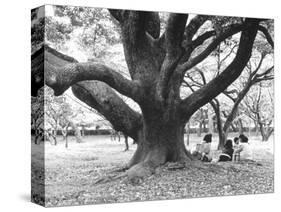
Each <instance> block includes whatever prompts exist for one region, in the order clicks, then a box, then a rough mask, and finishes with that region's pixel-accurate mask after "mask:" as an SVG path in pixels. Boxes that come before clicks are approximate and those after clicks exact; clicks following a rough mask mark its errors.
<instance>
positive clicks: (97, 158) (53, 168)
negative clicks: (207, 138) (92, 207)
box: [32, 135, 274, 206]
mask: <svg viewBox="0 0 281 212" xmlns="http://www.w3.org/2000/svg"><path fill="white" fill-rule="evenodd" d="M214 140H216V138H214ZM250 140H251V145H252V146H253V149H254V159H255V160H256V161H257V162H258V163H232V162H224V163H217V164H212V163H204V164H202V163H195V164H194V165H191V166H190V167H188V168H184V169H177V170H170V167H171V166H172V165H173V164H167V165H165V166H163V167H160V168H159V169H157V170H156V173H155V174H154V175H152V176H151V177H149V178H148V179H146V180H145V181H141V182H138V183H135V184H133V183H131V182H129V181H128V180H126V179H125V178H120V179H118V180H115V181H112V182H107V183H100V184H95V182H96V181H97V180H98V179H100V178H101V177H104V176H110V175H112V174H113V173H114V172H113V171H114V170H116V169H118V168H122V167H124V166H125V164H126V162H127V161H128V160H129V159H130V157H131V156H132V154H133V152H134V150H135V148H136V146H135V145H132V142H131V141H130V151H127V152H124V151H123V149H124V143H123V142H122V141H123V140H122V141H121V142H120V143H119V142H118V141H111V140H110V138H109V136H90V137H85V139H84V141H85V142H83V143H80V144H77V143H75V141H74V139H73V138H71V141H70V143H69V148H68V149H65V147H64V143H63V142H62V141H61V138H59V141H61V142H59V144H58V145H57V146H53V145H51V144H50V143H46V144H45V157H46V160H45V168H46V169H45V170H46V172H45V177H46V178H45V185H46V189H45V195H46V206H65V205H78V204H93V203H96V204H98V203H114V202H128V201H143V200H163V199H175V198H192V197H207V196H219V195H238V194H253V193H270V192H273V176H274V167H273V141H272V140H270V141H268V142H266V143H265V142H260V141H259V140H258V138H255V137H251V139H250ZM191 141H192V142H191V144H190V148H192V147H193V146H195V144H196V143H197V142H199V141H200V138H198V137H197V136H195V135H194V136H192V137H191ZM32 145H33V146H32V147H33V148H34V150H36V149H39V147H40V146H39V145H34V144H32ZM41 145H43V144H41ZM215 147H216V143H215V142H214V143H213V146H212V148H213V149H214V152H215ZM33 154H34V155H33V156H34V157H33V161H32V167H33V168H34V171H37V172H38V171H40V169H38V168H36V167H38V164H39V161H40V152H39V151H34V152H33ZM214 155H217V154H214ZM41 171H42V170H41ZM115 174H116V172H115Z"/></svg>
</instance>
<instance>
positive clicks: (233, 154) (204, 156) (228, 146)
mask: <svg viewBox="0 0 281 212" xmlns="http://www.w3.org/2000/svg"><path fill="white" fill-rule="evenodd" d="M248 140H249V139H248V137H247V136H245V135H244V134H241V135H239V137H235V138H234V142H233V141H232V140H231V139H227V140H226V142H225V144H224V147H223V149H222V152H221V154H220V155H219V157H218V158H216V159H213V158H212V156H211V142H212V134H207V135H205V136H204V138H203V142H202V143H201V144H200V145H197V147H196V150H195V151H193V153H192V154H193V155H197V156H199V159H200V160H202V161H204V162H220V161H239V160H252V151H251V147H250V145H249V143H248Z"/></svg>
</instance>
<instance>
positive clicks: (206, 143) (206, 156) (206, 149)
mask: <svg viewBox="0 0 281 212" xmlns="http://www.w3.org/2000/svg"><path fill="white" fill-rule="evenodd" d="M211 142H212V134H206V135H205V136H204V138H203V142H202V144H201V147H200V151H199V152H200V153H201V160H202V161H204V162H210V161H211V160H212V157H211V154H210V153H211Z"/></svg>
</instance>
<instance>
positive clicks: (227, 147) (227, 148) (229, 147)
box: [218, 139, 234, 162]
mask: <svg viewBox="0 0 281 212" xmlns="http://www.w3.org/2000/svg"><path fill="white" fill-rule="evenodd" d="M233 151H234V150H233V144H232V140H231V139H228V140H226V142H225V144H224V147H223V150H222V153H221V154H220V156H219V159H218V162H221V161H232V155H233Z"/></svg>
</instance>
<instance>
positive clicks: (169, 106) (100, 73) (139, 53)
mask: <svg viewBox="0 0 281 212" xmlns="http://www.w3.org/2000/svg"><path fill="white" fill-rule="evenodd" d="M110 12H111V14H112V15H113V16H114V18H115V19H116V20H117V21H119V23H120V26H121V32H122V42H123V47H124V55H125V59H126V62H127V65H128V71H129V73H130V77H131V79H127V78H125V77H124V76H122V75H121V74H119V73H118V72H117V71H115V70H113V69H112V68H110V67H108V66H107V65H105V64H101V63H78V62H77V61H76V60H74V59H70V58H67V57H62V56H61V55H60V54H58V53H54V51H53V50H52V51H49V53H50V54H49V55H48V54H45V69H46V70H45V77H46V79H45V82H46V84H47V85H48V86H50V87H52V88H53V89H54V91H55V95H60V94H62V93H63V92H64V91H65V90H66V89H68V88H69V87H70V86H72V91H73V93H74V95H75V96H76V97H77V98H79V99H80V100H81V101H83V102H85V103H86V104H88V105H89V106H91V107H93V108H95V109H96V110H97V111H98V112H99V113H101V114H102V115H103V116H104V117H105V118H106V119H107V120H109V121H110V122H111V124H112V125H113V126H114V129H115V130H117V131H122V132H123V133H124V134H126V135H128V136H130V137H131V138H133V139H134V140H136V141H137V144H138V146H137V150H136V152H135V153H134V156H133V157H132V159H131V160H130V162H129V164H128V167H130V169H129V170H128V176H129V177H132V178H134V177H143V176H146V175H150V174H152V173H153V171H154V169H155V168H156V167H157V166H159V165H161V164H164V163H166V162H169V161H171V162H189V161H190V155H189V153H188V152H187V150H186V148H185V145H184V126H185V123H186V122H187V121H188V120H189V118H190V117H191V116H192V114H194V112H195V111H197V110H198V109H199V108H201V107H202V106H203V105H205V104H206V103H208V102H210V100H212V99H213V98H214V97H216V96H217V95H219V94H220V93H221V92H222V91H223V90H225V89H226V88H227V87H228V85H229V84H231V83H232V82H233V81H234V80H235V79H236V78H237V77H238V76H239V75H240V74H241V72H242V70H243V68H244V67H245V65H246V64H247V61H248V60H249V58H250V56H251V51H252V46H253V41H254V39H255V37H256V33H257V28H258V24H259V21H260V20H256V19H246V20H245V22H243V23H241V24H238V25H233V26H232V27H229V29H228V28H227V29H226V30H225V31H223V32H222V33H221V34H220V35H216V37H215V38H214V40H213V41H212V42H211V44H210V45H209V46H208V47H207V48H206V49H205V50H204V51H202V52H201V53H200V54H199V55H197V56H195V57H193V58H191V57H190V56H191V53H192V52H193V50H194V49H195V48H196V47H198V46H199V45H201V44H202V43H203V42H204V41H205V40H207V39H208V38H210V37H212V36H214V35H215V33H214V31H210V32H207V33H205V34H203V35H202V36H199V37H198V38H196V39H195V40H193V36H194V35H195V34H196V32H197V30H198V29H199V28H200V27H201V25H203V24H204V23H205V21H206V20H207V19H208V16H197V17H195V18H194V19H192V20H191V21H190V23H189V24H188V26H186V23H187V18H188V15H185V14H171V15H170V17H169V19H168V21H167V26H166V31H165V33H164V34H163V35H162V36H161V37H159V34H160V23H159V16H158V14H156V13H151V12H139V11H120V10H110ZM238 32H242V33H241V38H240V43H239V49H238V51H237V55H236V57H235V59H234V60H233V62H232V63H231V64H230V65H229V66H228V67H227V68H226V69H225V70H224V71H223V72H222V73H221V74H220V75H219V76H218V77H217V78H215V79H214V80H212V81H211V82H210V83H208V84H206V86H204V87H203V88H202V89H199V90H198V91H196V92H194V93H193V94H191V95H190V96H189V97H187V98H186V99H181V98H180V86H181V83H182V81H183V77H184V75H185V73H186V72H187V71H189V70H190V69H191V68H192V67H194V66H195V65H197V64H198V63H200V62H201V61H203V60H204V59H205V58H206V57H207V56H208V55H209V54H210V53H211V52H212V51H213V50H215V49H216V47H217V45H219V43H220V42H222V41H223V40H225V39H226V38H228V37H229V36H231V35H233V34H236V33H238ZM183 41H184V42H183ZM183 45H185V46H183ZM56 57H58V58H59V59H60V62H57V61H56V62H55V63H53V62H52V61H53V60H54V58H55V59H56ZM56 60H58V59H56ZM53 64H57V66H59V67H55V66H54V65H53ZM58 64H59V65H58ZM90 80H94V81H90ZM95 80H98V81H102V82H98V81H95ZM81 81H83V82H81ZM37 84H40V83H37ZM112 88H113V89H115V90H116V91H117V92H119V93H120V94H122V95H125V96H127V97H130V98H131V99H133V100H134V101H135V102H137V103H138V104H139V106H140V108H141V111H142V114H139V113H137V112H136V111H134V110H132V109H131V108H130V107H129V106H128V105H127V104H126V103H125V102H124V101H123V100H122V98H121V97H120V95H117V94H116V92H115V91H114V90H113V89H112Z"/></svg>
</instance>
